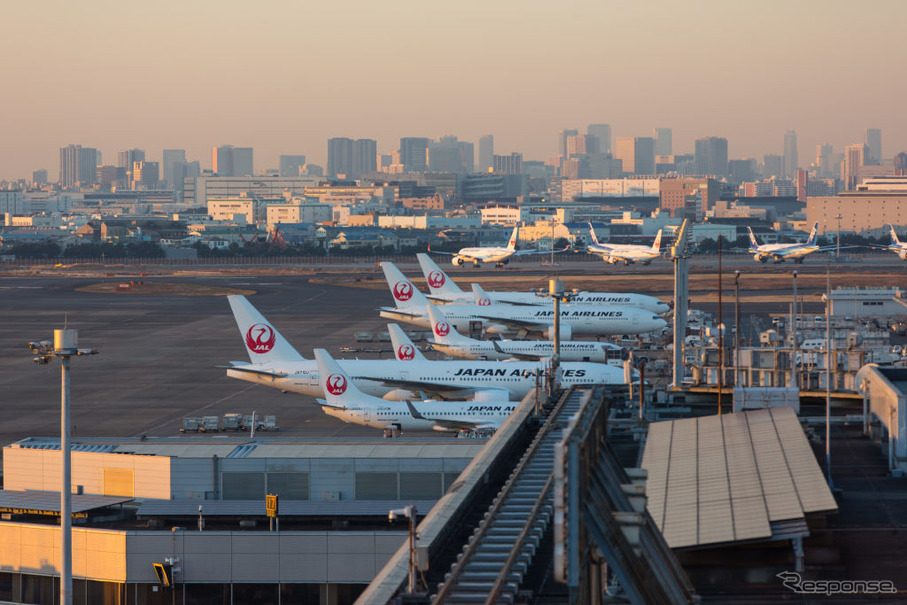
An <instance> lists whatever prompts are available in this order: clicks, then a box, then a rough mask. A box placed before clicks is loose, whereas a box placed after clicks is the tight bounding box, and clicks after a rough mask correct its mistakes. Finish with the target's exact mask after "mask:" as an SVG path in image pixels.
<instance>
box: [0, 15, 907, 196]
mask: <svg viewBox="0 0 907 605" xmlns="http://www.w3.org/2000/svg"><path fill="white" fill-rule="evenodd" d="M0 14H2V15H3V24H4V26H3V34H2V35H0V57H2V60H0V82H2V88H0V127H2V129H0V133H2V135H0V136H2V139H0V178H24V177H30V176H31V172H32V171H33V170H35V169H37V168H47V169H48V171H49V173H50V177H51V179H56V177H57V174H58V169H59V148H60V147H62V146H65V145H67V144H70V143H77V144H81V145H85V146H89V147H97V148H98V149H100V150H101V151H102V152H103V154H104V162H105V163H115V161H116V152H117V151H118V150H120V149H127V148H132V147H139V148H142V149H145V150H146V153H147V157H148V159H149V160H159V159H160V157H161V150H162V149H165V148H184V149H186V150H187V155H188V157H189V159H195V160H199V161H200V162H201V165H202V167H203V168H206V167H210V166H211V148H212V147H213V146H215V145H220V144H233V145H238V146H252V147H254V148H255V168H256V170H258V169H261V168H264V167H276V166H277V156H278V155H280V154H281V153H290V154H295V153H301V154H305V155H307V156H308V158H309V161H312V162H315V163H323V162H324V161H325V155H326V148H327V143H326V141H327V139H328V138H330V137H334V136H347V137H352V138H373V139H377V141H378V150H379V152H382V153H389V152H390V151H392V150H393V149H396V148H397V147H398V145H399V139H400V137H402V136H427V137H432V138H437V137H439V136H443V135H447V134H453V135H456V136H458V137H460V139H461V140H466V141H473V142H476V143H478V138H479V137H480V136H482V135H484V134H489V133H491V134H494V136H495V152H496V153H500V154H509V153H510V152H513V151H520V152H523V154H524V158H525V159H544V158H545V157H547V156H549V155H553V154H555V153H556V144H555V142H556V138H557V132H558V131H559V130H561V129H564V128H578V129H580V131H581V132H585V128H586V125H588V124H590V123H596V122H604V123H609V124H611V126H612V132H613V135H614V137H615V138H616V137H619V136H651V133H652V128H653V127H656V126H658V127H670V128H673V134H674V151H675V153H682V152H691V151H692V146H693V140H694V139H696V138H698V137H702V136H722V137H727V139H728V141H729V143H728V152H729V155H730V157H732V158H737V157H746V156H754V157H759V158H761V157H762V155H764V154H766V153H778V154H780V153H781V151H782V139H783V135H784V132H785V131H786V130H788V129H795V130H796V131H797V134H798V146H799V157H800V164H801V165H808V164H809V163H810V161H811V159H812V158H813V157H814V151H815V145H816V144H817V143H823V142H828V143H832V144H833V145H834V146H835V149H836V150H837V151H841V150H843V146H844V145H846V144H849V143H853V142H862V139H863V130H864V129H865V128H881V129H882V145H883V154H884V155H885V156H886V157H891V156H892V155H893V154H894V153H896V152H898V151H902V150H907V120H905V119H904V102H905V98H907V94H905V93H907V78H905V77H904V75H903V70H902V69H901V66H900V60H901V58H902V57H903V55H904V47H903V46H902V44H903V42H902V40H903V34H902V31H901V30H902V29H903V24H904V23H905V21H907V19H905V17H907V2H903V1H902V0H873V1H870V2H865V3H858V2H853V1H847V2H844V1H837V0H821V1H819V0H817V1H809V2H807V1H800V2H798V1H796V0H794V1H790V0H786V1H782V0H777V1H775V0H761V1H758V2H743V1H734V0H720V1H695V0H686V1H682V2H681V1H677V0H661V1H654V0H653V1H648V2H646V1H640V2H627V1H623V2H616V1H610V0H598V1H594V0H582V1H573V2H571V1H569V0H568V1H567V2H553V1H548V2H542V1H540V0H519V1H516V0H485V1H482V2H476V1H473V0H457V1H456V2H447V3H440V2H434V1H432V0H387V1H385V2H373V1H364V0H347V1H344V0H330V1H327V0H322V1H321V2H318V1H317V0H316V1H312V0H309V1H302V0H262V1H259V2H250V1H248V0H246V1H242V2H240V1H238V0H217V1H216V2H215V1H209V0H179V1H174V0H158V1H156V2H145V3H134V2H123V1H122V0H78V1H76V2H72V1H62V0H44V1H40V2H31V1H26V0H6V1H5V2H3V5H2V12H0Z"/></svg>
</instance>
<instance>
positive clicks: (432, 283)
mask: <svg viewBox="0 0 907 605" xmlns="http://www.w3.org/2000/svg"><path fill="white" fill-rule="evenodd" d="M416 258H418V259H419V265H420V266H421V267H422V273H423V275H425V282H426V283H427V284H428V289H429V292H430V294H429V295H428V298H430V299H431V300H432V301H437V302H441V303H461V304H469V303H471V302H472V301H473V295H472V293H471V292H464V291H463V290H462V289H460V287H459V286H458V285H457V284H456V283H454V281H453V280H452V279H451V278H450V276H449V275H447V273H445V272H444V270H443V269H441V268H440V267H439V266H438V265H437V264H436V263H435V262H434V261H433V260H432V259H431V258H429V256H428V255H427V254H424V253H419V254H416ZM487 294H488V297H489V298H491V300H494V301H497V302H502V303H507V304H510V305H551V304H553V300H552V299H551V298H549V297H547V296H540V295H538V294H536V293H535V292H488V293H487ZM569 301H570V304H571V305H597V306H602V307H612V306H614V307H630V308H639V309H646V310H647V311H652V312H653V313H658V314H659V315H660V314H662V313H667V312H668V311H669V310H670V306H668V305H667V304H665V303H664V302H663V301H661V300H659V299H658V298H655V297H654V296H647V295H645V294H632V293H628V292H573V293H570V294H569Z"/></svg>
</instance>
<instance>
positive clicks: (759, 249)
mask: <svg viewBox="0 0 907 605" xmlns="http://www.w3.org/2000/svg"><path fill="white" fill-rule="evenodd" d="M746 230H747V231H749V234H750V249H749V251H750V253H751V254H752V255H753V260H757V261H759V262H760V263H765V262H768V261H769V260H771V261H773V262H775V263H783V262H784V261H786V260H792V261H794V262H795V263H802V262H803V258H804V257H805V256H806V255H807V254H812V253H813V252H817V251H819V250H821V248H819V246H818V245H817V244H816V239H817V237H818V233H819V222H818V221H816V222H815V223H813V229H812V231H810V232H809V239H807V240H806V242H805V243H803V244H759V242H758V241H756V236H755V235H753V230H752V229H751V228H750V227H747V228H746Z"/></svg>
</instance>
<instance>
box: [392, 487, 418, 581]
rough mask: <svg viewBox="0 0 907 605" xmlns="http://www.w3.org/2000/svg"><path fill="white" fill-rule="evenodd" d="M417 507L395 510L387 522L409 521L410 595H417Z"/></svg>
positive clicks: (411, 506) (410, 506)
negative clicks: (403, 518) (406, 519)
mask: <svg viewBox="0 0 907 605" xmlns="http://www.w3.org/2000/svg"><path fill="white" fill-rule="evenodd" d="M416 514H417V511H416V507H415V506H414V505H412V504H410V505H409V506H407V507H405V508H394V509H391V510H389V511H388V512H387V520H388V521H390V522H391V523H393V522H394V521H396V520H397V517H407V518H408V519H409V594H411V595H412V594H416V540H417V539H418V537H419V536H418V535H416Z"/></svg>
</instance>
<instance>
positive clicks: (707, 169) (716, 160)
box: [693, 137, 727, 178]
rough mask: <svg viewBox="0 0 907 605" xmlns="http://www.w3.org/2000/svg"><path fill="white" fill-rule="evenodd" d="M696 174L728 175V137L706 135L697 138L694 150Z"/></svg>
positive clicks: (719, 176)
mask: <svg viewBox="0 0 907 605" xmlns="http://www.w3.org/2000/svg"><path fill="white" fill-rule="evenodd" d="M693 162H694V163H695V166H696V167H695V171H696V174H698V175H700V176H716V177H718V178H721V177H724V176H727V139H725V138H723V137H704V138H702V139H696V143H695V147H694V150H693Z"/></svg>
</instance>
